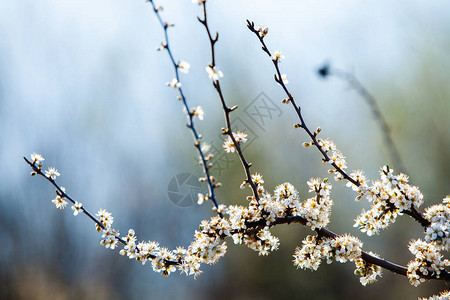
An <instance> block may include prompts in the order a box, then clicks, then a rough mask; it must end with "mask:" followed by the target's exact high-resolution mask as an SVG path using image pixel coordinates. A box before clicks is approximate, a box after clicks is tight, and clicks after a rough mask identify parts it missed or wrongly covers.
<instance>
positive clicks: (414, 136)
mask: <svg viewBox="0 0 450 300" xmlns="http://www.w3.org/2000/svg"><path fill="white" fill-rule="evenodd" d="M156 4H157V5H163V6H164V8H165V9H164V11H163V12H162V16H163V18H164V19H165V20H166V21H168V22H174V23H175V24H176V26H175V27H174V28H172V29H170V39H171V43H172V50H173V52H174V55H175V57H176V58H177V59H178V60H185V61H188V62H189V63H190V64H191V70H190V73H189V74H187V75H184V74H182V84H183V88H184V91H185V93H186V96H187V98H188V102H189V104H190V105H191V106H197V105H201V106H202V107H203V108H204V110H205V112H206V116H205V120H204V121H201V122H197V126H198V129H199V131H200V132H201V133H202V134H203V139H204V141H205V142H207V143H209V144H210V145H212V146H213V149H214V147H215V148H219V149H220V148H221V143H222V137H221V136H220V134H219V133H220V128H221V127H222V126H224V125H223V124H224V122H223V116H222V112H221V110H220V105H219V102H218V98H217V96H216V94H215V92H214V90H213V88H212V86H211V82H210V80H209V79H208V77H207V74H206V72H205V66H206V65H208V64H209V62H210V57H209V55H210V52H209V44H208V41H207V39H206V34H205V32H204V29H203V27H202V26H201V24H199V23H198V21H197V20H196V17H197V16H198V15H200V13H201V8H200V7H198V6H196V5H194V4H192V3H191V1H165V2H164V1H158V2H156ZM246 19H250V20H253V21H255V22H256V24H264V25H266V26H268V27H269V35H268V36H267V39H266V41H267V44H268V46H269V48H271V49H272V50H276V49H279V50H281V51H282V52H283V54H284V55H285V56H286V58H285V59H284V60H283V61H282V63H281V68H282V71H283V73H286V74H287V77H288V80H289V85H288V87H289V88H290V89H291V92H292V93H293V95H294V97H296V99H297V101H298V103H299V104H300V105H301V106H302V108H303V113H304V117H305V119H306V122H307V123H308V124H309V126H310V127H311V128H312V129H315V128H316V127H317V126H320V127H321V128H322V129H323V131H322V133H321V136H322V137H323V138H325V137H330V138H332V139H333V140H334V141H335V143H336V144H337V145H338V147H339V149H340V150H341V151H342V152H343V153H344V154H345V155H346V156H347V162H348V165H349V169H350V170H352V169H362V170H365V171H366V174H367V175H368V177H369V178H371V179H377V178H378V170H379V168H380V167H381V166H383V165H384V164H386V163H387V164H389V165H390V166H395V162H392V161H390V157H389V153H388V151H387V148H386V146H385V145H383V137H382V134H381V132H380V131H379V127H378V124H377V123H376V121H375V120H374V118H373V117H372V115H371V112H370V109H369V107H368V106H367V105H366V103H365V102H364V101H363V100H362V99H361V97H359V96H358V95H357V94H356V93H355V91H354V90H352V89H351V88H350V87H349V85H348V84H347V83H345V82H343V81H342V80H339V79H337V78H334V77H331V78H328V79H327V80H324V79H322V78H319V77H318V76H317V68H318V67H320V66H321V64H323V63H324V62H329V63H330V64H331V65H332V66H334V67H337V68H340V69H343V70H346V71H349V72H352V73H353V74H355V75H356V76H357V77H358V78H359V79H360V81H361V82H363V83H364V85H365V86H366V88H367V89H368V90H369V91H370V92H371V93H372V94H373V96H374V97H375V98H376V100H377V101H378V103H379V105H380V108H381V111H382V112H383V114H384V116H385V118H386V120H387V122H388V123H389V124H390V126H391V129H392V136H393V138H394V141H395V143H396V145H397V147H398V149H399V151H400V153H401V155H402V159H403V162H404V163H405V165H406V167H407V170H408V175H409V176H410V179H411V182H412V183H413V184H415V185H418V186H419V187H420V188H421V191H422V192H423V194H424V196H425V206H429V205H432V204H435V203H438V202H440V201H442V199H443V197H445V195H447V194H448V193H450V189H449V185H448V182H449V181H450V172H449V167H450V121H449V115H450V84H449V83H450V55H449V49H450V3H449V2H448V1H443V0H442V1H426V2H424V1H418V0H416V1H414V0H409V1H387V0H382V1H380V0H378V1H362V2H361V1H351V0H347V1H346V0H343V1H331V0H324V1H313V0H305V1H236V0H233V1H211V2H210V3H209V22H210V26H211V28H212V30H214V31H216V30H217V31H219V32H220V40H219V43H218V44H217V48H216V50H217V52H216V53H217V65H218V66H219V68H220V69H221V70H222V71H223V73H224V77H223V80H222V81H221V84H222V88H223V91H224V95H225V97H226V100H227V101H228V103H229V105H239V107H240V108H239V109H238V110H237V111H236V112H234V113H233V118H234V119H233V120H235V121H236V122H237V123H236V124H239V125H238V126H241V128H243V127H246V128H247V130H248V132H249V134H250V138H251V139H252V140H251V141H252V142H251V143H249V144H248V145H247V146H246V148H245V154H246V157H247V158H248V160H249V161H250V162H252V163H253V169H252V170H253V172H261V173H262V174H263V175H264V179H265V187H266V189H267V190H273V188H274V187H275V186H276V185H278V184H280V183H283V182H285V181H289V182H291V183H292V184H294V185H295V186H296V188H297V189H298V190H299V192H300V193H301V197H302V199H306V198H307V197H309V196H308V195H307V187H306V181H307V180H308V179H309V178H311V177H322V178H323V177H327V176H328V174H327V168H326V167H327V166H324V165H322V163H321V156H320V154H319V153H318V152H317V151H316V150H314V149H311V148H310V149H304V148H302V147H301V144H302V143H303V142H305V141H308V139H307V137H306V135H305V134H304V133H303V132H302V131H300V130H294V129H293V127H292V125H293V124H294V123H296V122H297V120H296V118H295V114H294V112H293V110H292V108H291V107H288V106H285V105H282V104H281V100H282V99H283V98H284V95H283V93H282V90H281V89H280V88H279V87H278V86H277V85H276V83H275V82H274V81H273V73H274V71H273V66H272V63H271V62H270V60H269V59H268V57H267V56H266V55H265V54H264V53H263V52H262V51H261V49H260V45H259V42H258V41H257V39H256V37H255V36H254V35H253V34H252V33H250V32H249V31H248V30H247V28H246V26H245V25H246V23H245V20H246ZM162 38H163V35H162V30H161V28H160V26H159V24H158V23H157V19H156V17H155V16H154V14H153V12H152V10H151V6H150V4H148V3H145V2H144V1H119V0H108V1H106V0H97V1H88V0H79V1H57V0H42V1H32V0H16V1H0V141H1V144H0V145H1V147H0V154H1V157H2V163H1V165H0V170H1V174H2V176H1V179H0V240H1V241H2V246H1V250H0V298H1V299H211V298H215V299H273V298H279V299H292V298H298V299H349V298H351V299H362V298H364V299H415V298H417V297H419V296H420V297H426V296H431V295H432V294H436V293H437V292H439V291H442V290H444V289H445V288H446V285H445V284H444V283H443V282H426V283H423V284H422V285H421V286H420V287H418V288H414V287H412V286H411V285H410V284H409V283H408V280H407V279H406V278H405V277H402V276H398V275H394V274H391V273H390V272H387V271H385V272H384V273H383V277H382V278H381V279H380V280H379V281H378V282H377V283H375V284H372V285H370V286H368V287H362V286H361V285H360V283H359V278H358V277H357V276H355V275H353V270H354V264H353V263H347V264H339V263H333V264H331V265H327V264H323V265H321V267H320V268H319V270H318V271H316V272H310V271H308V270H296V268H295V267H294V266H293V264H292V255H293V252H294V250H295V247H296V246H298V245H300V244H301V241H302V239H303V238H305V237H306V235H307V234H309V233H310V231H309V230H308V229H306V228H304V227H302V226H300V225H296V224H291V225H284V226H279V227H277V228H275V229H273V233H274V234H275V235H277V236H278V237H279V238H280V242H281V245H280V249H279V250H278V251H276V252H274V253H272V254H270V255H269V256H268V257H259V256H258V255H257V253H255V252H253V251H252V250H250V249H247V248H246V247H242V246H239V247H238V246H235V245H234V244H233V243H232V242H231V241H228V249H229V250H228V253H227V255H226V256H225V257H224V258H223V259H222V260H221V261H220V262H219V263H218V264H217V265H215V266H203V267H202V269H203V271H204V274H203V275H201V276H200V277H199V278H198V279H197V280H194V279H193V278H191V277H185V276H184V275H183V276H179V275H178V274H173V275H171V276H170V277H169V278H163V277H161V276H160V275H159V274H157V273H154V272H153V271H152V270H151V267H149V266H148V265H146V266H141V265H140V264H138V263H136V262H134V261H129V260H128V259H127V258H124V257H122V256H120V255H119V254H118V251H111V250H107V249H104V248H103V247H101V246H100V245H99V241H100V236H99V235H98V233H97V232H96V231H95V230H94V225H93V224H92V222H91V221H90V220H89V219H88V218H86V217H85V216H77V217H74V216H73V215H72V213H71V210H70V208H66V210H64V211H59V210H57V209H55V207H54V205H53V204H52V203H51V200H52V199H53V198H54V196H55V194H54V189H53V188H52V187H51V186H50V184H49V183H48V182H45V181H44V180H43V179H42V178H35V177H34V178H32V177H30V176H29V173H30V168H29V167H28V166H27V165H26V163H25V162H24V161H23V159H22V156H27V157H29V155H30V154H31V153H33V152H37V153H40V154H42V155H43V156H44V157H45V159H46V160H45V161H44V163H45V166H55V167H56V168H57V169H58V170H59V171H60V173H61V176H60V177H59V178H58V182H59V183H60V184H61V185H62V186H64V187H66V190H67V192H68V193H69V194H70V195H71V196H72V197H73V198H74V199H76V200H78V201H79V202H82V203H83V204H84V206H85V207H86V208H87V209H88V210H90V211H91V212H94V213H95V212H96V211H97V210H98V209H99V208H105V209H107V210H108V211H110V212H111V213H112V214H113V216H114V217H115V223H114V225H115V228H118V229H119V230H120V232H122V233H126V232H127V231H128V229H129V228H134V229H135V231H136V233H137V236H138V238H139V239H141V240H156V241H159V242H160V243H161V244H162V245H164V246H167V247H169V248H172V249H174V248H175V247H176V246H179V245H181V246H185V247H187V246H188V245H189V243H190V241H191V240H192V235H193V233H194V231H195V230H196V229H197V228H198V224H199V223H200V221H201V220H203V219H207V218H209V217H210V216H212V215H213V212H212V211H211V205H210V203H206V204H205V205H203V206H198V205H183V207H181V206H180V205H174V203H173V201H171V200H170V199H169V196H168V185H169V183H170V181H171V180H172V179H173V178H174V176H177V175H178V174H181V173H187V174H192V176H194V177H198V176H201V174H202V170H201V168H200V167H199V166H198V165H197V162H196V152H195V149H194V147H193V142H192V138H191V135H190V132H189V131H188V130H187V128H186V127H185V123H186V119H185V115H184V113H183V110H182V107H181V104H180V103H179V102H178V101H177V100H176V99H175V98H176V92H175V91H174V90H173V89H171V88H168V87H166V86H165V84H166V82H168V81H170V80H171V79H172V78H173V71H172V68H171V65H170V63H169V59H168V57H167V54H166V53H159V52H156V51H155V49H156V47H158V46H159V45H160V43H161V41H162ZM261 93H264V94H261ZM261 97H262V98H264V99H265V101H266V103H269V104H270V103H271V104H270V105H271V107H272V108H273V109H274V110H273V111H271V112H273V114H272V115H270V117H265V118H264V119H261V117H257V116H255V115H254V114H253V115H252V112H254V109H255V107H256V106H255V105H256V104H255V103H257V102H255V100H256V101H260V100H261V99H262V98H261ZM258 99H259V100H258ZM260 112H263V113H267V112H268V111H264V109H262V110H261V111H260ZM266 115H267V114H266ZM252 116H253V117H252ZM227 157H228V158H229V159H231V160H232V161H231V162H228V163H227V164H224V162H223V161H219V159H218V158H217V160H216V161H215V162H216V167H217V166H219V165H220V166H221V167H220V169H219V168H218V167H217V169H215V171H213V173H214V172H215V173H214V174H215V175H216V177H217V178H218V180H219V181H220V182H222V183H223V188H221V189H219V190H218V191H217V198H218V200H219V202H220V203H225V204H228V205H229V204H243V205H244V204H245V202H246V201H245V196H247V195H249V193H250V190H248V189H247V190H240V189H239V184H240V183H241V182H242V180H243V178H244V175H243V172H242V167H241V166H240V164H239V163H238V162H237V160H236V159H237V157H236V156H227ZM224 166H225V167H224ZM332 182H333V191H332V197H333V199H334V201H335V207H334V212H333V215H332V218H331V224H330V226H329V228H330V229H331V230H333V231H335V232H338V233H345V232H348V233H350V234H352V235H355V236H358V237H359V238H360V239H361V240H362V241H363V242H364V249H365V250H371V251H373V252H376V253H378V254H379V255H380V256H381V257H384V258H386V259H389V260H391V261H394V262H396V263H399V264H402V265H406V264H407V263H408V261H409V260H411V259H412V255H411V254H410V253H409V251H408V250H407V244H408V242H409V240H410V239H412V238H420V237H422V232H421V228H420V227H419V225H418V224H417V223H415V222H414V221H413V220H412V219H411V218H409V217H407V216H404V217H401V218H399V219H398V220H397V222H396V223H395V224H393V225H392V226H391V227H390V228H389V230H385V231H383V232H381V234H380V235H378V236H375V237H372V238H368V237H367V236H365V235H364V234H361V233H360V232H359V231H358V230H357V229H355V228H353V219H354V218H355V217H356V216H357V215H358V214H359V213H360V211H361V209H363V208H368V207H369V205H368V203H367V201H365V200H363V201H360V202H355V201H354V197H355V194H354V193H353V192H352V191H351V190H350V189H348V188H346V187H345V186H344V183H334V181H332Z"/></svg>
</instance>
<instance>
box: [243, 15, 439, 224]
mask: <svg viewBox="0 0 450 300" xmlns="http://www.w3.org/2000/svg"><path fill="white" fill-rule="evenodd" d="M247 27H248V28H249V29H250V31H251V32H253V33H254V34H255V35H256V36H257V37H258V39H259V41H260V42H261V45H262V50H263V51H264V52H265V53H266V54H267V55H268V56H269V57H272V54H271V52H270V51H269V49H268V48H267V46H266V43H265V42H264V38H263V37H261V36H260V35H259V32H258V31H257V30H256V29H255V23H254V22H250V21H249V20H247ZM272 62H273V65H274V67H275V70H276V75H275V81H276V82H277V83H278V84H279V85H280V86H281V87H282V88H283V90H284V92H285V93H286V95H287V97H288V99H289V102H291V104H292V106H293V108H294V110H295V112H296V114H297V117H298V118H299V120H300V124H298V126H297V127H301V128H303V129H304V130H305V131H306V133H307V134H308V136H309V137H310V138H311V140H312V142H313V144H314V145H315V146H316V148H317V149H318V150H319V151H320V153H322V156H323V161H325V162H328V161H330V157H329V156H328V154H327V153H326V152H325V151H324V150H323V149H322V147H321V146H320V145H319V144H318V142H317V135H316V134H315V133H314V134H313V133H312V132H311V130H309V128H308V126H307V125H306V123H305V121H304V119H303V115H302V113H301V107H300V106H298V105H297V104H296V103H295V99H294V97H293V96H292V95H291V93H290V92H289V90H288V89H287V87H286V85H285V84H284V82H283V80H282V79H281V71H280V67H279V61H278V60H277V59H272ZM326 72H328V71H324V70H322V71H321V73H326ZM331 165H332V166H333V167H334V168H335V170H336V171H337V172H339V173H340V174H341V175H342V176H343V178H344V179H346V180H348V181H350V182H351V183H353V184H354V185H356V186H358V187H359V186H360V185H361V184H360V183H359V182H358V181H356V180H354V179H353V178H351V177H350V176H349V175H348V174H347V173H346V172H345V171H344V170H342V169H341V168H339V167H338V166H337V165H336V164H335V163H332V164H331ZM405 196H406V195H405ZM402 212H403V213H405V214H407V215H408V216H411V217H412V218H413V219H414V220H416V221H417V222H419V223H420V224H421V225H422V226H424V227H427V226H429V225H430V222H429V221H428V220H426V219H425V218H424V217H423V216H422V214H421V213H420V212H418V211H417V210H416V209H415V208H414V207H412V209H411V210H405V211H402Z"/></svg>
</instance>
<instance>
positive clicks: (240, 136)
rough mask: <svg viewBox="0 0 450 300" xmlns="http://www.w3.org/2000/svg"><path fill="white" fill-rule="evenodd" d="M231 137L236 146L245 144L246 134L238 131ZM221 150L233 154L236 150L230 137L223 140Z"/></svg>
mask: <svg viewBox="0 0 450 300" xmlns="http://www.w3.org/2000/svg"><path fill="white" fill-rule="evenodd" d="M233 137H234V140H235V141H236V142H237V143H238V144H240V143H241V142H242V143H245V142H247V134H246V133H243V132H240V131H237V132H233ZM223 148H224V149H225V152H227V153H230V152H234V151H235V150H236V148H235V147H234V142H233V139H232V138H231V137H230V136H228V137H227V138H226V139H225V142H224V143H223Z"/></svg>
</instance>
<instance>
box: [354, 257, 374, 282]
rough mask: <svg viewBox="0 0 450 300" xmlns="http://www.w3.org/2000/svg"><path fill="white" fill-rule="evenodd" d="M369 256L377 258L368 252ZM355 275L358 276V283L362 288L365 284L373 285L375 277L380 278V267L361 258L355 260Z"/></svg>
mask: <svg viewBox="0 0 450 300" xmlns="http://www.w3.org/2000/svg"><path fill="white" fill-rule="evenodd" d="M369 254H370V255H372V256H375V257H378V255H376V254H375V253H372V252H369ZM355 265H356V270H355V272H354V273H355V275H357V276H360V278H359V281H360V282H361V284H362V285H363V286H366V285H367V284H371V283H374V282H375V281H377V277H379V276H380V277H381V267H380V266H377V265H374V264H370V263H368V262H366V261H365V260H364V259H362V258H357V259H355Z"/></svg>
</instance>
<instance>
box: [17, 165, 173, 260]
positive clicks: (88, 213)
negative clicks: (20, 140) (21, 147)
mask: <svg viewBox="0 0 450 300" xmlns="http://www.w3.org/2000/svg"><path fill="white" fill-rule="evenodd" d="M23 159H24V160H25V161H26V162H27V164H29V165H30V167H31V168H32V169H33V171H34V172H35V173H36V175H41V176H42V177H44V178H45V179H46V180H47V181H48V182H50V183H51V184H52V185H53V186H54V187H55V188H56V191H57V194H59V195H60V196H61V197H62V198H64V199H67V200H69V201H70V202H71V203H72V204H75V200H73V199H72V198H71V197H70V196H69V195H68V194H67V193H66V192H65V191H63V189H62V188H61V187H60V186H59V185H58V184H57V183H56V181H55V180H53V179H52V178H50V177H47V176H46V175H45V174H44V173H43V172H42V169H41V168H40V167H38V166H36V165H35V164H34V163H32V162H30V161H29V160H28V159H27V158H26V157H24V158H23ZM81 210H82V212H83V213H84V214H85V215H86V216H87V217H88V218H89V219H91V220H92V221H93V222H94V223H95V224H97V226H99V227H100V228H101V229H103V230H106V229H107V228H106V227H105V225H103V224H102V222H100V221H99V220H98V219H97V218H96V217H94V216H93V215H92V214H91V213H90V212H89V211H88V210H86V209H85V208H84V206H82V207H81ZM116 239H117V241H118V242H119V243H121V244H123V245H124V246H126V245H127V242H126V241H125V240H124V239H122V238H121V237H119V236H116ZM136 251H137V252H139V249H138V248H136ZM148 256H149V258H152V259H154V258H156V256H155V255H153V254H149V255H148ZM165 263H166V264H167V265H169V266H170V265H179V264H180V263H181V262H180V261H171V260H165Z"/></svg>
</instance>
